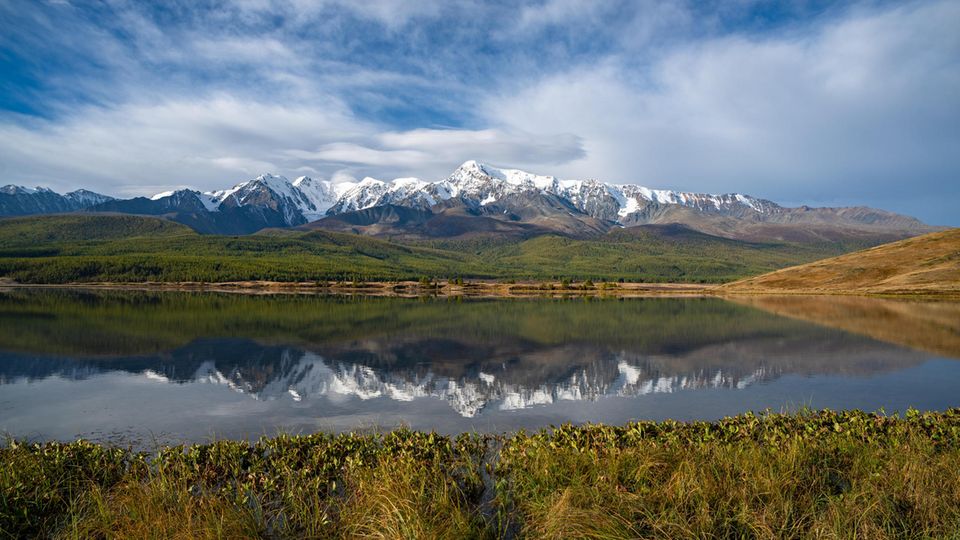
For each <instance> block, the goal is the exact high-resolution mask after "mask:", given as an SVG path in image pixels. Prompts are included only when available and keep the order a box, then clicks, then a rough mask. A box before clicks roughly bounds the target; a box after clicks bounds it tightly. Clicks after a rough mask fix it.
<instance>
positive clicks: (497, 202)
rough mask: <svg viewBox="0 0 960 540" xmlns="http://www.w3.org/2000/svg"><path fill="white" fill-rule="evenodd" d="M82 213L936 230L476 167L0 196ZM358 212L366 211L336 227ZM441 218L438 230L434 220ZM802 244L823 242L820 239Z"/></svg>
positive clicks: (876, 216) (464, 229) (731, 233)
mask: <svg viewBox="0 0 960 540" xmlns="http://www.w3.org/2000/svg"><path fill="white" fill-rule="evenodd" d="M397 207H400V208H406V209H410V210H412V211H415V212H418V213H419V214H418V216H417V219H415V220H409V219H406V220H399V221H398V219H397V215H398V212H396V211H383V212H370V211H369V210H370V209H377V208H382V209H389V208H397ZM80 209H89V210H91V211H109V212H126V213H138V214H148V215H163V216H165V217H167V218H168V219H173V220H174V221H179V222H181V223H185V224H187V225H189V226H191V227H193V228H194V229H196V230H197V231H200V232H205V233H221V234H246V233H251V232H255V231H257V230H260V229H263V228H266V227H295V226H301V225H305V224H307V223H315V225H311V227H318V228H327V229H331V230H343V231H346V232H353V233H360V234H381V235H387V236H396V235H398V234H399V235H400V236H415V237H416V236H419V235H421V232H418V231H424V230H428V231H429V234H428V236H458V235H463V234H470V233H471V231H472V230H473V229H477V230H479V231H481V232H482V233H484V234H508V233H506V232H504V231H515V232H516V234H521V235H527V236H529V235H535V234H541V233H554V234H565V235H569V236H577V235H595V234H602V233H604V232H606V231H607V230H609V229H611V228H616V227H631V226H636V225H646V224H673V223H680V224H683V225H686V226H688V227H690V228H693V229H696V230H698V231H701V232H706V233H709V234H714V235H720V236H727V237H731V238H745V239H750V240H761V241H762V240H764V239H765V236H764V235H768V234H770V231H769V230H768V229H769V227H768V228H767V229H763V230H761V231H759V232H758V231H757V227H756V226H757V225H758V224H759V225H763V226H766V225H771V226H774V227H773V228H777V227H781V226H782V225H788V226H795V225H802V226H804V227H816V228H841V229H844V228H846V229H856V230H861V231H862V230H870V231H885V232H887V233H889V232H891V231H893V232H894V233H895V235H896V234H899V235H900V237H905V236H909V235H910V234H920V233H923V232H927V231H928V230H932V229H931V228H929V227H927V226H925V225H924V224H923V223H921V222H920V221H918V220H916V219H913V218H910V217H907V216H901V215H898V214H893V213H890V212H885V211H882V210H874V209H871V208H862V207H856V208H808V207H800V208H786V207H782V206H779V205H777V204H776V203H773V202H771V201H768V200H765V199H759V198H756V197H752V196H749V195H745V194H741V193H728V194H721V195H713V194H706V193H691V192H683V191H672V190H664V189H651V188H648V187H644V186H639V185H634V184H611V183H605V182H601V181H599V180H592V179H586V180H577V179H559V178H556V177H554V176H544V175H539V174H534V173H530V172H526V171H521V170H518V169H505V168H497V167H492V166H490V165H485V164H482V163H478V162H476V161H467V162H465V163H463V164H462V165H461V166H460V167H458V168H457V169H456V170H454V171H453V173H452V174H450V175H449V176H448V177H446V178H443V179H440V180H436V181H428V180H423V179H419V178H397V179H394V180H391V181H384V180H379V179H376V178H369V177H368V178H364V179H363V180H361V181H359V182H340V183H333V182H331V181H329V180H319V179H314V178H310V177H307V176H301V177H299V178H297V179H295V180H294V181H290V180H288V179H287V178H285V177H283V176H277V175H273V174H263V175H260V176H258V177H256V178H253V179H250V180H246V181H243V182H240V183H238V184H236V185H234V186H233V187H231V188H228V189H222V190H215V191H210V192H205V193H201V192H200V191H195V190H191V189H179V190H175V191H167V192H163V193H158V194H156V195H154V196H153V197H151V198H149V199H147V198H142V197H140V198H136V199H130V200H114V199H111V198H110V197H106V196H104V195H99V194H96V193H92V192H89V191H86V190H78V191H75V192H73V193H68V194H67V195H65V196H61V195H58V194H56V193H54V192H52V191H50V190H47V189H44V188H36V189H31V188H24V187H19V186H6V187H4V188H0V215H23V214H37V213H52V212H67V211H75V210H80ZM360 212H365V213H363V214H362V215H355V216H354V217H350V218H347V219H343V218H337V217H338V216H344V215H348V214H356V213H360ZM335 218H337V219H335ZM434 218H436V221H437V222H431V220H432V219H434ZM478 218H479V219H478ZM383 220H386V221H383ZM401 221H402V223H401ZM411 222H415V223H414V224H413V225H411V224H410V223H411ZM428 222H430V223H428ZM745 227H746V228H750V227H752V229H750V230H749V231H745ZM411 231H412V232H411ZM517 231H519V232H517ZM805 234H808V236H809V235H811V234H812V235H813V236H815V237H816V238H818V239H821V240H822V238H821V237H822V235H823V231H821V230H819V229H818V230H817V231H815V232H813V233H809V232H805ZM775 235H777V236H776V238H777V239H778V240H783V239H785V237H787V236H789V234H786V233H784V232H783V231H782V230H781V229H777V230H776V231H775ZM886 240H887V241H889V240H890V239H889V238H888V239H886Z"/></svg>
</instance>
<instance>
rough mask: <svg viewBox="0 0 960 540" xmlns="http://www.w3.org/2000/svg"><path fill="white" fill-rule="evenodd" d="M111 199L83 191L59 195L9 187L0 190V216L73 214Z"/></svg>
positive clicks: (40, 189)
mask: <svg viewBox="0 0 960 540" xmlns="http://www.w3.org/2000/svg"><path fill="white" fill-rule="evenodd" d="M111 199H112V198H111V197H107V196H106V195H100V194H99V193H94V192H92V191H87V190H85V189H80V190H77V191H73V192H71V193H67V194H66V195H60V194H59V193H55V192H54V191H51V190H49V189H44V188H37V189H30V188H24V187H20V186H13V185H10V186H4V187H2V188H0V216H28V215H33V214H57V213H62V212H74V211H77V210H82V209H84V208H88V207H90V206H93V205H95V204H98V203H102V202H104V201H109V200H111Z"/></svg>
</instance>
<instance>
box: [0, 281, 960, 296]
mask: <svg viewBox="0 0 960 540" xmlns="http://www.w3.org/2000/svg"><path fill="white" fill-rule="evenodd" d="M730 285H731V283H721V284H704V283H595V284H593V285H592V286H586V287H585V286H584V285H583V283H579V282H577V283H570V284H569V285H568V286H567V287H564V286H563V284H562V283H561V282H559V281H534V280H518V281H516V282H512V283H511V282H502V281H488V280H471V281H465V282H463V283H462V284H452V283H447V282H435V283H434V284H432V285H429V286H424V285H421V284H420V283H419V282H417V281H371V282H363V283H359V284H354V283H349V282H340V283H335V282H309V281H303V282H292V281H229V282H218V283H204V282H193V281H183V282H160V281H148V282H76V283H19V282H16V281H9V280H4V279H0V289H90V290H118V291H157V292H163V291H169V292H220V293H233V294H251V295H256V294H329V295H345V296H370V297H396V298H419V297H424V296H433V297H440V298H457V297H468V298H541V297H551V298H567V297H571V298H572V297H603V298H645V297H691V298H693V297H717V298H744V297H765V296H798V297H810V296H837V297H867V298H888V299H905V300H906V299H914V300H944V301H951V300H960V291H955V290H935V289H927V288H923V289H916V290H903V289H901V290H869V289H867V290H863V289H851V290H828V289H794V290H780V289H769V288H749V289H739V288H735V287H730Z"/></svg>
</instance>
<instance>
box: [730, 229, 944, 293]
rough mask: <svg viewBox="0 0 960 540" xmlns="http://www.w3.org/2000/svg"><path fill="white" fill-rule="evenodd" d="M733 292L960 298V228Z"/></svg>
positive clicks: (786, 272) (758, 280) (738, 286)
mask: <svg viewBox="0 0 960 540" xmlns="http://www.w3.org/2000/svg"><path fill="white" fill-rule="evenodd" d="M726 289H727V290H729V291H734V292H761V293H770V292H805V293H862V294H917V293H922V294H950V295H960V229H950V230H947V231H941V232H935V233H931V234H925V235H923V236H917V237H915V238H909V239H907V240H901V241H899V242H893V243H890V244H883V245H881V246H877V247H874V248H870V249H866V250H863V251H857V252H854V253H849V254H846V255H842V256H839V257H834V258H831V259H825V260H821V261H816V262H813V263H809V264H804V265H801V266H795V267H791V268H785V269H783V270H778V271H775V272H771V273H769V274H764V275H762V276H757V277H753V278H748V279H744V280H741V281H738V282H735V283H731V284H729V285H727V286H726Z"/></svg>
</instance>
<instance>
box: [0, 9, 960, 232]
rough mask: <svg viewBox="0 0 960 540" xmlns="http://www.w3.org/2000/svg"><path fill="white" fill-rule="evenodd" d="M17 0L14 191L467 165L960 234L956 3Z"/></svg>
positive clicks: (2, 17) (422, 172) (8, 169)
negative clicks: (908, 220) (920, 222)
mask: <svg viewBox="0 0 960 540" xmlns="http://www.w3.org/2000/svg"><path fill="white" fill-rule="evenodd" d="M786 5H787V4H786V3H784V5H781V6H779V11H777V12H770V11H769V7H770V6H769V4H767V3H757V4H754V3H751V2H744V3H722V4H720V5H719V6H714V7H711V8H706V7H704V6H705V5H704V4H702V3H694V4H690V5H684V4H678V3H676V2H662V3H661V2H643V3H638V2H622V3H620V2H579V1H573V0H551V1H546V2H531V3H528V4H526V5H523V6H520V7H516V6H514V5H512V3H511V4H510V5H507V4H503V5H501V4H498V3H495V2H494V3H490V2H470V1H463V2H415V3H410V2H391V1H387V0H380V1H377V2H372V3H362V4H361V3H354V2H339V1H327V2H297V1H285V2H281V1H266V0H264V1H243V2H231V3H215V4H211V5H203V4H196V3H184V4H176V3H167V4H165V5H164V7H163V8H162V9H160V8H145V7H143V5H141V4H138V3H130V4H127V3H125V2H121V1H119V0H114V1H112V2H107V3H106V4H97V5H94V6H87V5H81V4H76V5H74V4H70V3H66V2H62V3H50V4H37V3H33V2H23V3H20V2H11V3H6V4H3V5H0V25H2V29H3V32H0V53H2V54H0V67H2V68H4V71H5V72H6V73H8V74H9V75H8V76H6V80H5V81H3V82H2V86H0V106H2V111H3V112H2V113H0V183H3V184H5V183H17V184H27V185H49V186H51V187H54V188H55V189H60V190H67V189H75V188H77V187H87V188H91V189H99V190H101V191H104V192H106V193H110V194H116V195H124V196H130V195H141V194H149V193H153V192H156V191H160V190H164V189H169V188H172V187H179V186H186V185H189V186H194V187H199V188H204V189H210V188H218V187H223V186H224V185H227V184H231V183H234V182H237V181H239V180H242V179H245V178H248V177H250V176H253V175H256V174H259V173H261V172H267V171H270V172H276V173H281V174H286V175H291V176H295V175H299V174H309V175H313V176H319V177H324V178H337V179H342V178H349V177H354V178H356V177H360V176H366V175H371V176H377V177H382V178H393V177H398V176H409V175H414V176H422V177H425V178H428V179H436V178H440V177H442V176H445V175H446V174H448V173H449V172H450V170H452V168H453V167H455V166H456V165H458V164H459V163H461V162H463V161H465V160H467V159H478V160H482V161H488V162H491V163H494V164H498V165H507V166H516V167H523V168H528V169H531V170H534V171H537V172H543V173H549V174H555V175H558V176H562V177H593V178H600V179H603V180H607V181H615V182H622V183H641V184H645V185H649V186H651V187H665V188H679V189H687V190H694V191H707V192H727V191H739V192H745V193H750V194H752V195H756V196H760V197H765V198H769V199H772V200H775V201H778V202H783V203H790V204H823V205H826V204H830V205H840V204H843V205H848V204H868V205H872V206H878V207H881V208H887V209H891V210H896V211H902V212H906V213H910V214H912V215H916V216H918V217H920V218H922V219H925V220H927V221H929V222H933V223H944V224H952V225H960V213H958V212H956V211H955V207H956V203H957V201H958V198H960V177H958V176H960V127H958V126H960V34H958V33H957V32H956V28H957V27H960V5H958V4H957V3H956V2H951V1H949V0H944V1H935V0H931V1H920V2H912V3H906V4H902V3H901V4H894V5H885V4H857V5H853V6H847V5H841V6H830V5H816V6H814V5H807V6H805V7H804V6H800V7H797V6H794V5H793V4H790V6H792V7H791V8H789V9H787V8H786V7H785V6H786Z"/></svg>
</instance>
